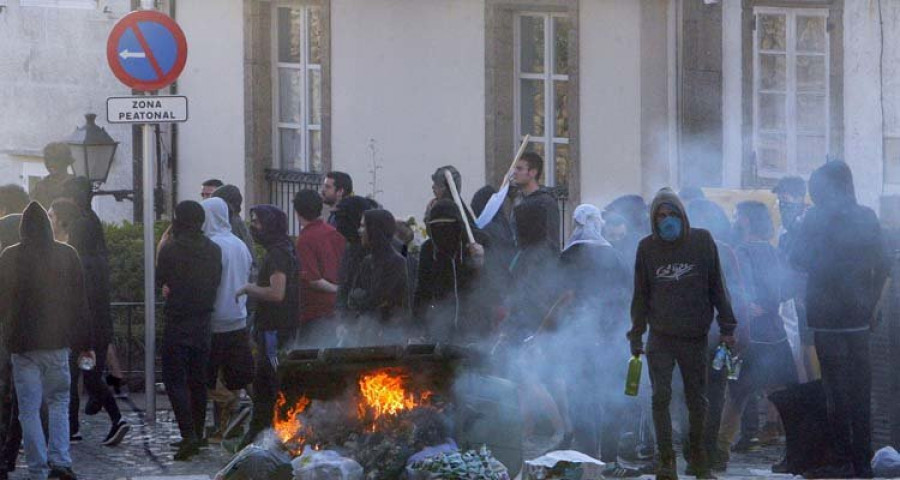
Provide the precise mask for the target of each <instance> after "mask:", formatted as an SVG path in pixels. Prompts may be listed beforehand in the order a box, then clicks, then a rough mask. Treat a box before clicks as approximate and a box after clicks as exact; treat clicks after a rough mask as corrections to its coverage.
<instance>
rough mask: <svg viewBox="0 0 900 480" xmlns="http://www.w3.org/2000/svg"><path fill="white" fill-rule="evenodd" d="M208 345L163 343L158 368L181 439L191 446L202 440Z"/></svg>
mask: <svg viewBox="0 0 900 480" xmlns="http://www.w3.org/2000/svg"><path fill="white" fill-rule="evenodd" d="M208 362H209V346H208V345H185V344H183V343H178V342H173V341H171V340H168V339H166V340H164V341H163V350H162V368H163V382H164V383H165V385H166V393H167V394H168V395H169V401H170V402H171V403H172V412H173V413H175V420H176V421H177V422H178V430H179V431H180V432H181V438H182V439H184V440H187V441H191V442H195V441H198V440H200V439H201V438H203V436H204V434H205V432H204V429H205V425H206V395H207V394H206V366H207V363H208Z"/></svg>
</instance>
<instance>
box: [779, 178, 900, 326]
mask: <svg viewBox="0 0 900 480" xmlns="http://www.w3.org/2000/svg"><path fill="white" fill-rule="evenodd" d="M809 193H810V196H811V197H812V200H813V204H814V206H813V207H812V208H810V209H809V211H807V212H806V214H805V215H804V217H803V219H802V221H801V223H800V225H799V229H798V232H797V239H796V242H794V248H793V249H792V251H791V262H792V263H793V264H794V265H795V266H796V267H797V269H798V270H800V271H803V272H806V273H807V274H808V279H807V287H806V308H807V321H808V324H809V327H810V328H811V329H813V330H823V331H861V330H867V329H868V328H869V322H870V320H871V316H872V311H873V309H874V308H875V304H876V303H877V302H878V296H879V294H880V293H881V288H882V286H883V285H884V281H885V279H886V278H887V273H888V270H887V267H888V260H887V255H886V253H885V250H884V245H883V243H882V238H881V228H880V226H879V224H878V218H877V217H876V216H875V212H873V211H872V210H871V209H870V208H867V207H863V206H861V205H859V204H857V203H856V192H855V191H854V189H853V175H852V173H851V172H850V168H849V167H848V166H847V164H846V163H844V162H829V163H826V164H825V165H823V166H821V167H819V168H818V169H817V170H816V171H815V172H813V174H812V176H810V179H809Z"/></svg>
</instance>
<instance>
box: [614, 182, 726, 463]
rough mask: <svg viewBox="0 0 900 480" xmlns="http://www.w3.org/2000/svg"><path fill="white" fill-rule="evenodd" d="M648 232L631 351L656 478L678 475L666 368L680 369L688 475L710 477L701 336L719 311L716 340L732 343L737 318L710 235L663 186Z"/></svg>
mask: <svg viewBox="0 0 900 480" xmlns="http://www.w3.org/2000/svg"><path fill="white" fill-rule="evenodd" d="M650 218H651V220H652V222H653V223H652V225H653V234H652V235H650V236H648V237H646V238H644V239H643V240H641V242H640V244H639V245H638V250H637V255H636V260H635V267H634V269H635V278H634V296H633V297H632V302H631V322H632V328H631V331H629V332H628V340H629V341H630V342H631V353H632V355H634V356H638V355H641V354H642V353H644V343H643V335H644V332H645V331H646V330H647V327H648V326H649V327H650V335H649V338H648V340H647V363H648V366H649V373H650V381H651V384H652V386H653V399H652V402H653V423H654V425H655V427H656V442H657V448H658V449H659V453H660V465H659V469H658V471H657V474H656V476H657V478H658V479H660V480H673V479H677V478H678V473H677V471H676V468H675V467H676V465H675V452H674V450H673V448H672V419H671V416H670V414H669V403H670V402H671V400H672V372H673V370H674V368H675V365H678V368H679V369H680V370H681V376H682V379H683V380H684V391H685V397H686V403H687V408H688V416H689V422H690V448H691V452H690V465H689V467H688V470H687V473H688V474H689V475H695V476H697V477H698V478H705V479H710V478H715V477H714V476H713V475H712V474H711V473H710V470H709V465H708V461H707V457H706V448H705V445H704V441H703V440H704V438H703V437H704V428H705V424H706V413H707V407H708V400H707V398H706V381H707V379H706V368H707V335H708V333H709V327H710V324H711V323H712V320H713V314H714V313H718V323H719V331H720V333H721V336H722V337H721V339H722V342H725V343H726V344H728V345H733V344H734V336H733V335H734V329H735V327H736V325H737V322H736V321H735V318H734V313H733V312H732V310H731V300H730V298H729V296H728V289H727V288H726V284H725V277H724V275H723V273H722V268H721V265H720V263H719V252H718V248H717V247H716V243H715V241H714V240H713V237H712V235H710V233H709V232H708V231H706V230H702V229H699V228H691V225H690V222H689V221H688V217H687V213H686V212H685V209H684V205H682V203H681V200H680V199H679V198H678V196H677V195H676V194H675V193H674V192H673V191H672V190H671V189H668V188H664V189H662V190H660V191H659V193H657V194H656V198H654V199H653V204H652V206H651V208H650Z"/></svg>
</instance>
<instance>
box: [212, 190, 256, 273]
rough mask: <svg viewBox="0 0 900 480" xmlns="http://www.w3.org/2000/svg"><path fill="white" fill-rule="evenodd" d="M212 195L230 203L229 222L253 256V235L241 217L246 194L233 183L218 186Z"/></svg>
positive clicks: (232, 230) (233, 232)
mask: <svg viewBox="0 0 900 480" xmlns="http://www.w3.org/2000/svg"><path fill="white" fill-rule="evenodd" d="M212 196H213V197H215V198H221V199H222V200H225V203H226V204H227V205H228V223H230V224H231V233H232V234H234V235H235V236H236V237H238V238H240V239H241V241H242V242H244V244H245V245H247V250H249V251H250V255H251V256H253V255H254V250H253V248H254V247H253V235H250V230H249V229H248V228H247V224H246V223H244V219H243V218H241V205H242V204H243V203H244V196H243V195H241V190H240V189H239V188H238V187H236V186H234V185H231V184H229V185H223V186H221V187H219V188H217V189H216V190H215V191H214V192H213V193H212ZM254 261H255V259H254Z"/></svg>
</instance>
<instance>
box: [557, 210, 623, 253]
mask: <svg viewBox="0 0 900 480" xmlns="http://www.w3.org/2000/svg"><path fill="white" fill-rule="evenodd" d="M572 219H573V221H574V224H575V229H574V231H573V232H572V236H571V237H569V243H568V244H567V245H566V248H565V249H566V250H568V249H569V248H570V247H572V246H573V245H579V244H582V243H587V244H592V245H598V246H601V247H611V246H612V244H610V243H609V242H608V241H607V240H606V238H604V237H603V225H604V224H605V223H606V222H604V221H603V212H601V211H600V209H599V208H597V207H595V206H593V205H589V204H587V203H585V204H582V205H579V206H578V207H577V208H576V209H575V212H574V213H573V214H572Z"/></svg>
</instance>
